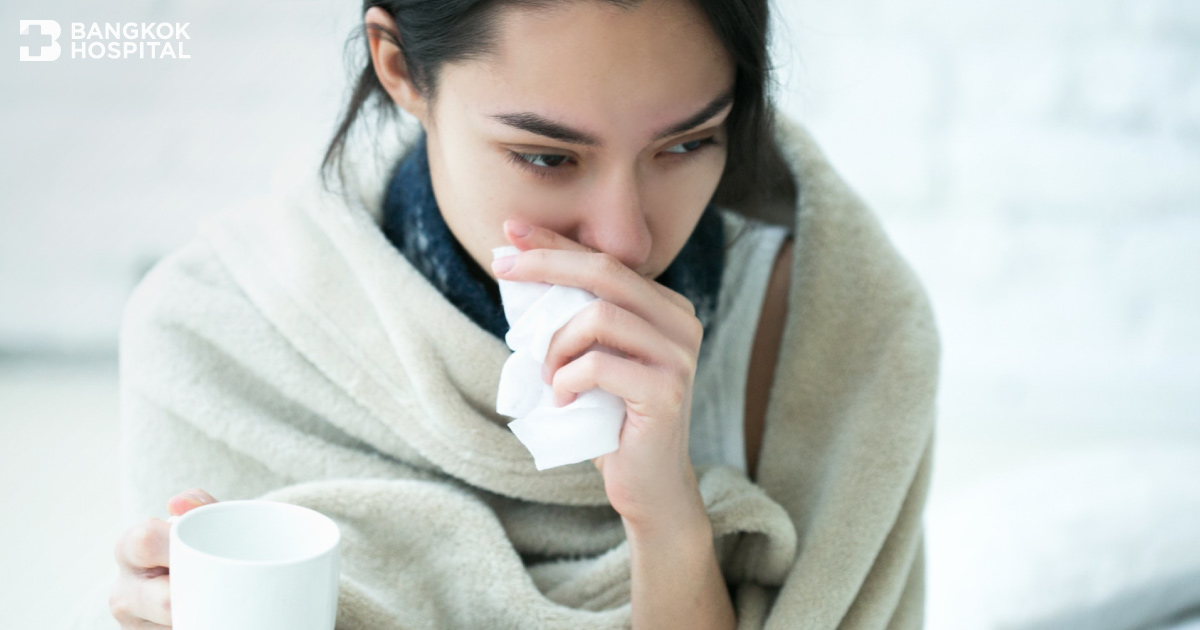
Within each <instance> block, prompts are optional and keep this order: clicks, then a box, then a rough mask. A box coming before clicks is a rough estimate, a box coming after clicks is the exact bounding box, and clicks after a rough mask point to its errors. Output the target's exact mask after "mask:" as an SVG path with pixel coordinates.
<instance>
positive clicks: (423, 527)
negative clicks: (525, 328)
mask: <svg viewBox="0 0 1200 630" xmlns="http://www.w3.org/2000/svg"><path fill="white" fill-rule="evenodd" d="M778 117H779V120H778V125H777V129H776V134H777V138H778V140H779V142H780V145H781V147H782V148H783V150H784V154H785V158H786V159H787V161H788V163H789V166H790V167H791V169H792V172H793V176H794V177H795V178H796V180H797V181H798V182H800V183H801V186H800V190H801V195H800V198H799V201H798V204H797V207H796V214H795V226H794V227H795V235H796V236H795V238H796V242H795V246H794V251H795V258H794V260H793V263H792V276H791V287H790V295H789V300H788V318H787V322H786V325H785V328H784V332H783V340H782V344H781V347H780V351H779V358H778V364H777V368H776V373H775V377H774V379H775V380H774V383H773V384H772V387H771V390H770V397H769V401H768V405H767V415H766V421H765V436H764V441H763V450H762V453H761V456H760V459H759V464H758V471H757V483H754V482H751V481H750V480H749V479H747V478H746V476H745V475H744V474H743V473H741V472H740V471H737V470H735V469H733V468H730V467H726V466H711V467H708V466H706V467H697V471H696V472H697V476H698V478H699V481H700V490H701V495H702V496H703V498H704V502H705V506H706V509H707V510H708V513H709V518H710V520H711V522H712V525H713V533H714V545H715V547H716V549H717V554H718V558H719V561H720V564H721V568H722V572H723V574H724V576H725V578H726V581H727V582H728V583H729V585H730V587H731V593H732V594H733V600H734V603H735V606H736V608H737V613H738V623H739V628H741V629H743V630H746V629H759V628H770V629H782V628H814V629H817V628H821V629H826V628H914V629H915V628H920V626H921V622H922V610H923V597H924V591H923V584H924V577H923V570H924V564H923V544H922V543H923V533H922V527H921V513H922V510H923V508H924V505H925V499H926V493H927V491H928V487H929V476H930V465H931V457H932V444H933V421H934V398H935V393H936V383H937V371H938V359H939V347H938V338H937V332H936V328H935V326H934V321H933V316H932V312H931V309H930V307H929V304H928V301H927V299H926V296H925V294H924V291H923V290H922V288H921V286H920V284H919V283H918V281H917V280H916V278H915V276H914V275H913V274H912V272H911V270H910V269H909V267H908V266H907V265H906V264H905V262H904V261H903V260H902V259H901V258H900V256H899V255H898V254H897V252H896V251H895V249H894V248H893V246H892V245H891V243H890V242H889V240H888V239H887V237H886V235H885V234H884V232H883V231H882V228H881V226H880V225H879V223H878V221H877V219H876V218H875V217H874V215H873V214H872V213H871V212H870V211H869V210H868V209H867V208H866V207H865V205H864V204H863V203H862V201H861V200H860V199H859V198H858V197H857V196H856V195H855V194H854V192H853V191H852V190H851V189H850V188H849V187H848V186H847V185H846V184H845V183H844V182H843V181H842V180H841V178H840V177H839V176H838V175H837V174H836V172H835V171H834V170H833V168H832V167H831V166H830V165H829V163H828V162H827V160H826V159H825V157H824V156H823V155H822V153H821V152H820V150H819V149H818V148H817V146H816V144H815V142H814V141H813V140H812V138H811V137H810V136H809V135H808V133H807V132H806V131H805V130H804V129H803V128H802V127H801V126H800V125H799V124H798V123H796V122H795V121H792V120H790V119H789V118H787V117H786V116H785V115H783V114H782V113H780V114H778ZM406 124H407V126H406ZM380 137H384V138H394V139H395V140H394V143H392V144H385V149H384V150H382V152H381V153H379V154H377V155H376V156H374V157H372V155H371V153H370V151H369V150H357V152H355V151H352V152H350V153H348V155H347V157H348V160H349V162H348V164H350V166H349V171H350V172H351V173H352V175H353V177H352V178H351V180H350V185H349V186H348V187H347V189H345V190H339V191H334V192H330V191H326V190H324V189H322V188H321V186H320V184H319V182H318V180H317V178H316V174H315V166H316V164H317V162H316V161H315V160H312V159H309V160H307V161H302V162H301V165H302V166H303V167H305V168H306V169H307V170H306V174H305V175H302V176H293V177H287V176H284V177H282V178H281V179H280V181H279V183H278V187H277V189H276V190H275V192H274V193H273V194H272V195H271V196H269V197H267V198H263V199H257V200H254V201H253V202H251V203H247V204H243V205H240V206H238V207H235V208H232V209H230V210H228V211H225V212H222V213H219V214H216V215H213V216H211V217H210V218H209V219H207V220H206V221H204V222H203V224H202V225H201V229H200V235H199V237H198V238H197V239H195V240H194V241H193V242H191V243H189V244H188V245H187V246H185V247H183V248H181V249H179V250H177V251H176V252H174V253H172V254H171V255H170V256H168V257H167V258H165V259H164V260H163V261H161V262H160V263H159V264H158V265H157V266H156V267H155V268H154V269H153V270H152V271H151V272H150V273H149V274H148V275H147V276H146V277H145V278H144V280H143V281H142V282H141V283H140V284H139V286H138V287H137V289H136V290H135V293H134V295H133V296H132V298H131V299H130V301H129V303H128V305H127V308H126V312H125V319H124V321H123V325H122V332H121V355H120V357H121V365H120V370H121V388H122V391H121V395H122V429H123V433H122V458H123V462H124V467H123V471H122V482H123V493H124V495H123V496H124V512H125V515H126V518H127V520H128V521H129V522H133V521H136V520H140V519H142V518H146V517H148V516H155V515H161V514H163V512H164V510H165V502H166V499H167V498H168V497H170V496H171V495H173V494H175V493H177V492H179V491H180V490H183V489H186V488H188V487H192V486H199V487H203V488H205V489H206V490H208V491H209V492H211V493H212V494H213V495H214V496H216V497H217V498H218V499H221V500H230V499H240V498H266V499H274V500H280V501H287V502H290V503H296V504H299V505H305V506H307V507H311V508H313V509H317V510H319V511H321V512H324V513H325V514H328V515H329V516H331V517H332V518H334V520H336V521H337V522H338V524H339V525H340V526H341V528H342V532H343V545H344V546H343V570H342V584H341V586H342V591H341V599H340V602H339V616H338V625H337V627H338V628H339V630H360V629H361V630H366V629H372V630H385V629H391V628H396V629H399V628H451V627H454V628H459V627H461V628H596V629H600V628H624V627H629V624H630V604H629V594H630V592H629V590H630V584H629V548H628V544H627V541H626V540H625V535H624V531H623V529H622V527H621V523H620V519H619V516H618V515H617V514H616V512H615V511H614V510H612V508H611V507H610V506H609V505H608V501H607V498H606V496H605V493H604V484H603V479H602V477H601V476H600V474H599V472H598V471H597V470H596V469H595V467H594V466H593V465H592V464H591V463H590V462H587V461H585V462H580V463H578V464H572V465H568V466H562V467H560V468H555V469H550V470H545V471H540V472H539V471H537V470H536V468H535V467H534V464H533V460H532V457H531V456H530V455H529V453H528V451H526V449H525V448H524V447H523V446H522V445H521V443H520V442H519V441H518V440H517V439H516V437H515V436H513V435H512V433H511V432H510V431H509V429H508V428H507V426H506V423H507V422H508V421H509V418H507V417H504V416H502V415H499V414H497V413H496V412H495V411H494V410H495V402H496V401H495V396H496V391H497V384H498V379H499V375H500V369H501V366H502V365H503V363H504V361H505V359H507V357H508V355H509V353H510V351H509V350H508V348H507V347H506V346H505V345H504V343H503V342H502V341H501V340H499V339H497V338H495V337H494V336H493V335H491V334H490V333H488V332H487V331H485V330H484V329H482V328H479V327H478V326H477V325H476V324H475V323H474V322H472V321H471V320H470V319H469V318H468V317H467V316H465V315H464V314H463V313H462V312H461V311H459V310H457V309H456V308H455V307H454V306H453V305H452V304H450V303H449V302H448V301H447V300H446V299H445V298H444V296H442V295H441V294H440V293H438V292H437V291H436V289H435V288H434V287H433V286H432V285H430V284H429V282H428V281H427V280H426V279H425V278H424V277H423V276H421V274H420V273H419V272H417V270H416V269H414V268H413V267H412V266H411V265H410V264H409V263H408V262H407V261H406V259H405V258H404V257H403V256H402V255H401V254H400V253H399V252H398V251H397V250H396V249H395V248H394V247H393V246H392V245H391V244H390V243H389V242H388V241H387V240H386V238H385V237H384V235H383V234H382V233H381V232H380V228H379V220H380V217H379V208H380V204H381V197H382V195H383V192H384V190H383V188H384V185H385V183H386V176H387V174H388V172H389V171H388V168H389V167H390V166H391V165H393V164H394V163H395V160H396V159H397V157H398V156H399V155H401V154H402V151H403V149H404V147H405V143H406V142H411V141H412V139H413V138H414V137H415V129H414V128H413V125H412V123H411V121H405V120H404V119H402V120H401V121H400V122H398V123H395V127H394V128H385V129H384V131H383V132H382V133H381V136H380ZM352 146H353V145H352ZM309 157H310V158H311V157H312V156H309ZM285 175H286V173H285ZM94 627H100V626H99V625H97V626H94ZM110 627H111V626H110Z"/></svg>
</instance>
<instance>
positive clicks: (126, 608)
mask: <svg viewBox="0 0 1200 630" xmlns="http://www.w3.org/2000/svg"><path fill="white" fill-rule="evenodd" d="M108 612H109V614H111V615H112V616H113V619H116V620H117V621H120V622H122V623H124V622H125V621H128V620H130V619H132V618H133V610H132V606H131V605H130V603H129V596H128V595H127V594H126V593H125V590H124V589H122V588H121V582H120V581H117V582H116V583H114V584H113V588H112V590H111V591H109V593H108Z"/></svg>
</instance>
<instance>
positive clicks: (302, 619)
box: [168, 500, 341, 630]
mask: <svg viewBox="0 0 1200 630" xmlns="http://www.w3.org/2000/svg"><path fill="white" fill-rule="evenodd" d="M168 520H169V521H172V525H171V547H170V553H171V567H170V574H171V625H172V627H173V628H174V629H175V630H251V629H253V630H333V627H334V623H335V621H336V620H337V601H338V572H339V570H340V564H341V556H340V553H339V544H340V542H341V532H340V531H339V529H338V526H337V523H335V522H333V520H332V519H330V518H329V517H327V516H325V515H324V514H321V513H320V512H317V511H315V510H310V509H308V508H305V507H301V506H298V505H292V504H289V503H279V502H275V501H262V500H249V501H222V502H219V503H212V504H209V505H203V506H200V507H198V508H195V509H193V510H191V511H189V512H187V513H186V514H184V515H182V516H178V517H172V518H171V519H168Z"/></svg>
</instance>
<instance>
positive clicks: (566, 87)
mask: <svg viewBox="0 0 1200 630" xmlns="http://www.w3.org/2000/svg"><path fill="white" fill-rule="evenodd" d="M495 41H496V48H495V54H494V55H493V56H491V57H489V58H486V59H480V60H470V61H466V62H462V63H456V64H448V65H447V66H445V67H444V68H443V71H442V76H441V87H440V88H439V93H440V94H443V95H445V96H447V97H449V98H451V99H454V100H455V101H456V103H455V107H461V108H463V109H464V110H465V111H466V112H467V113H468V114H469V115H471V116H473V117H476V118H478V119H481V120H482V119H483V118H486V117H487V116H488V115H490V114H493V113H500V112H513V111H531V112H536V113H539V114H542V115H545V116H547V117H551V118H554V119H556V120H560V121H563V122H565V123H567V124H572V125H578V126H580V127H585V128H588V129H592V130H594V131H595V132H596V133H597V134H599V135H601V136H602V137H606V138H608V137H615V135H616V134H618V132H619V133H620V134H624V135H625V136H627V137H630V138H631V139H636V138H641V137H643V136H645V135H647V134H650V133H651V132H652V131H653V130H656V129H659V128H661V127H662V126H663V125H666V124H669V123H672V122H677V121H678V120H679V119H680V118H681V117H684V116H687V115H689V114H692V113H694V112H695V110H696V109H697V108H698V107H700V106H702V105H704V104H705V103H707V102H708V101H710V100H711V99H712V98H713V97H715V96H716V95H717V94H719V93H720V92H722V91H724V90H726V89H728V88H729V87H730V86H732V84H733V79H734V67H733V62H732V60H731V59H730V57H729V54H728V53H727V52H726V51H725V49H724V47H723V45H722V44H721V42H720V40H719V39H717V36H716V34H715V33H713V31H712V27H711V26H710V25H709V23H708V20H707V18H706V17H705V16H704V15H703V14H701V13H699V11H698V10H697V9H696V8H695V7H693V6H692V5H691V3H690V2H688V1H687V0H643V2H642V3H641V4H639V5H637V6H635V7H633V8H630V9H623V8H621V7H617V6H613V5H611V4H608V3H606V2H601V1H596V0H568V1H564V2H557V3H552V4H551V5H550V6H549V7H548V8H545V9H537V10H531V9H524V8H516V9H503V10H502V15H501V17H500V19H499V20H498V22H497V31H496V40H495ZM440 98H441V97H439V99H440ZM480 124H483V123H482V122H481V123H480Z"/></svg>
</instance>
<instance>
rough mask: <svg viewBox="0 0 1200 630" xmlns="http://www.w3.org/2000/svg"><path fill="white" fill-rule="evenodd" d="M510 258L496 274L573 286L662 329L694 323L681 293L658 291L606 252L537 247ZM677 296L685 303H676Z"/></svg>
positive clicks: (691, 310)
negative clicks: (509, 263) (511, 263)
mask: <svg viewBox="0 0 1200 630" xmlns="http://www.w3.org/2000/svg"><path fill="white" fill-rule="evenodd" d="M512 258H513V266H512V268H510V269H509V270H507V271H503V272H498V277H500V278H503V279H505V280H513V281H516V282H546V283H549V284H561V285H566V286H572V287H578V288H581V289H584V290H586V291H589V292H591V293H592V294H593V295H595V296H596V297H598V298H600V299H602V300H606V301H608V302H612V303H613V304H616V305H617V306H620V307H621V308H623V309H625V310H627V311H629V312H631V313H633V314H634V315H637V316H638V317H641V318H642V319H645V320H646V321H648V322H650V323H651V324H652V325H653V326H654V327H655V328H658V329H659V330H662V331H683V330H691V328H693V327H694V326H693V323H690V322H689V320H695V321H694V324H697V325H698V324H699V320H696V317H695V308H694V307H693V306H692V305H691V303H690V302H689V301H688V300H687V299H686V298H684V297H683V296H678V295H677V294H676V296H677V297H672V296H671V294H672V293H673V292H671V291H670V290H669V289H668V290H667V292H666V293H664V292H663V291H662V290H661V289H660V288H655V287H661V285H659V284H658V283H657V282H654V281H653V280H648V279H646V278H644V277H642V276H640V275H638V273H637V272H635V271H634V270H632V269H630V268H629V267H626V266H625V265H624V264H623V263H622V262H621V261H619V260H617V259H616V258H615V257H613V256H611V255H609V254H606V253H603V252H597V253H583V252H573V251H564V250H557V249H545V248H539V249H531V250H528V251H523V252H521V253H519V254H516V255H514V256H512ZM500 260H503V259H500ZM493 271H494V269H493ZM662 288H665V287H662ZM680 300H682V302H684V303H686V304H687V306H686V307H684V306H681V305H680V303H679V301H680ZM689 336H690V335H689Z"/></svg>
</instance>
